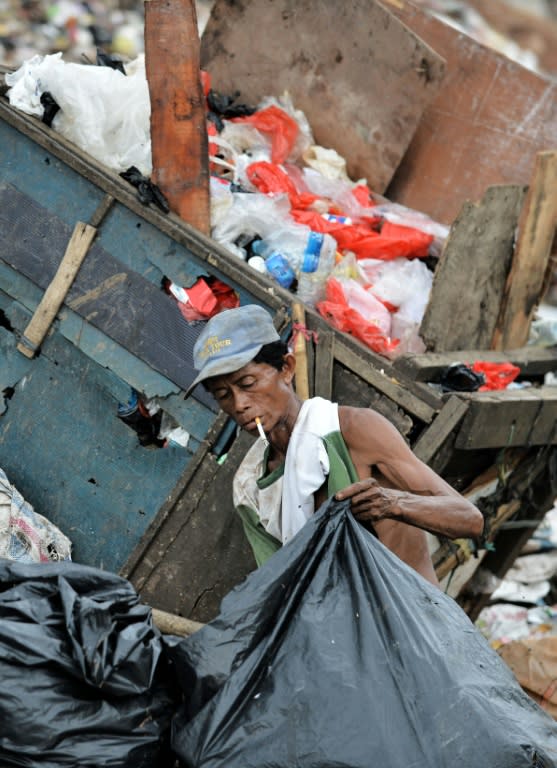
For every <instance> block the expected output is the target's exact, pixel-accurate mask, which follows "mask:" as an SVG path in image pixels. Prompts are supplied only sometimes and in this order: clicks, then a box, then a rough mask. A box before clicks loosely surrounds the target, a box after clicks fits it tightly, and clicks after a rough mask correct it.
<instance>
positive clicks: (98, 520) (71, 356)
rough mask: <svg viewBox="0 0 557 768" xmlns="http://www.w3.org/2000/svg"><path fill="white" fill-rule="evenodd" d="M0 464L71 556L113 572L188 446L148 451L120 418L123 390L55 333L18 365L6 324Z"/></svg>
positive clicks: (1, 336) (1, 347)
mask: <svg viewBox="0 0 557 768" xmlns="http://www.w3.org/2000/svg"><path fill="white" fill-rule="evenodd" d="M0 355H1V357H0V367H1V370H2V383H3V382H4V381H9V382H10V386H13V387H14V390H15V391H14V393H13V396H12V397H11V398H10V399H9V400H7V408H6V410H5V412H4V413H3V414H2V415H1V416H0V466H1V467H2V468H3V469H4V470H5V472H6V473H7V475H8V477H9V478H10V480H11V482H12V483H13V484H14V485H16V486H17V487H18V489H19V490H20V492H21V493H22V494H23V495H24V496H25V498H26V499H27V500H28V501H29V502H30V503H31V504H33V506H34V507H35V509H36V510H37V512H40V513H41V514H44V515H46V516H47V517H48V518H50V519H51V520H52V521H53V522H54V523H56V524H57V525H58V526H59V527H60V528H61V529H62V530H63V531H64V532H65V533H66V534H67V535H68V536H69V537H70V538H71V539H72V541H73V543H74V558H75V559H76V560H77V561H79V562H82V563H85V564H89V565H96V566H99V567H103V568H106V569H109V570H114V571H117V570H118V569H119V568H120V567H121V566H122V565H123V564H124V562H125V561H126V559H127V558H128V557H129V555H130V554H131V552H132V550H133V548H134V547H135V545H136V544H137V543H138V541H139V539H140V538H141V536H142V534H143V533H144V531H145V530H146V528H147V526H148V525H149V523H150V522H151V521H152V520H153V518H154V516H155V515H156V513H157V511H158V510H159V508H160V507H161V505H162V504H163V503H164V501H165V500H166V498H167V496H168V494H169V493H170V492H171V491H172V489H173V488H174V487H175V485H176V483H177V482H178V479H179V477H180V475H181V473H182V472H183V470H184V468H185V466H186V464H187V463H188V462H189V461H190V459H191V453H190V451H189V450H188V449H183V448H179V447H175V446H172V447H168V448H163V449H148V448H142V447H141V446H140V445H139V442H138V439H137V435H136V434H135V432H133V431H132V430H131V429H130V428H129V427H127V426H126V425H125V424H124V423H123V422H122V421H120V419H118V418H117V416H116V410H117V404H118V400H119V399H120V397H121V393H122V392H125V391H127V385H126V384H124V382H122V381H119V380H118V379H117V377H115V375H114V374H113V373H112V372H111V371H109V370H107V369H105V368H103V367H102V366H100V365H98V364H97V363H95V362H94V361H92V360H90V359H89V358H87V357H86V356H85V355H84V354H83V353H82V352H81V351H80V350H78V349H76V348H75V347H74V346H73V345H72V344H70V343H68V342H67V341H65V340H64V339H63V338H61V336H60V335H59V334H54V335H53V336H51V337H50V338H49V339H48V340H47V342H46V343H45V345H44V346H43V350H42V353H41V355H40V357H38V358H36V359H34V360H33V361H28V360H26V361H25V362H24V363H22V362H21V359H22V356H21V355H20V353H19V352H17V351H16V350H15V336H14V334H13V333H10V332H9V331H7V330H5V329H3V328H0Z"/></svg>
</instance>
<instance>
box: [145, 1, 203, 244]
mask: <svg viewBox="0 0 557 768" xmlns="http://www.w3.org/2000/svg"><path fill="white" fill-rule="evenodd" d="M145 65H146V70H147V80H148V83H149V95H150V98H151V144H152V151H153V174H152V179H153V181H154V182H155V183H156V184H157V185H158V186H159V187H160V188H161V190H162V192H163V193H164V195H165V196H166V198H167V200H168V203H169V205H170V209H171V210H172V211H174V212H175V213H177V214H178V215H179V216H180V218H182V219H183V220H184V221H187V222H188V224H191V225H192V227H196V229H199V230H200V231H201V232H204V233H205V234H206V235H208V234H209V231H210V204H209V160H208V145H207V128H206V115H205V98H204V95H203V90H202V88H201V81H200V78H199V38H198V33H197V17H196V13H195V3H194V0H149V2H147V3H145Z"/></svg>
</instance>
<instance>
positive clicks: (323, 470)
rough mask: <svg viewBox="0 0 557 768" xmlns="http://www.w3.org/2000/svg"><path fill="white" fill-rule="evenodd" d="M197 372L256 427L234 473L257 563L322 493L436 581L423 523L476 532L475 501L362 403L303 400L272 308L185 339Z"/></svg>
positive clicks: (226, 315)
mask: <svg viewBox="0 0 557 768" xmlns="http://www.w3.org/2000/svg"><path fill="white" fill-rule="evenodd" d="M194 365H195V367H196V369H197V370H198V371H199V374H198V376H197V377H196V379H195V381H194V382H193V384H192V385H191V387H190V388H189V390H188V393H187V394H189V393H190V392H191V391H192V390H193V388H194V387H195V386H196V385H197V384H199V383H200V382H202V383H203V385H204V386H205V387H206V389H207V390H208V391H209V392H211V394H212V395H213V396H214V398H215V400H216V401H217V403H218V404H219V406H220V407H221V408H222V410H223V411H224V412H225V413H227V414H228V415H229V416H231V417H232V418H233V419H234V421H236V423H237V424H238V425H239V426H240V427H241V428H242V429H244V430H246V431H247V432H249V433H250V434H252V435H254V436H255V437H259V438H260V439H258V440H257V441H256V442H255V443H254V445H253V446H252V448H251V449H250V450H249V451H248V453H247V454H246V457H245V458H244V460H243V462H242V464H241V465H240V467H239V468H238V471H237V473H236V475H235V478H234V488H233V494H234V503H235V506H236V509H237V510H238V512H239V514H240V516H241V518H242V522H243V524H244V529H245V531H246V535H247V537H248V540H249V542H250V544H251V546H252V549H253V551H254V555H255V559H256V562H257V564H258V565H260V564H261V563H262V562H264V561H265V560H266V559H268V558H269V557H270V556H271V555H272V554H273V553H274V552H275V551H276V550H277V549H278V548H280V547H281V546H282V545H283V544H285V543H286V542H287V541H288V540H289V539H290V538H292V536H294V535H295V534H296V533H297V531H298V530H299V529H300V528H301V527H302V526H303V525H304V523H305V522H306V520H307V519H308V518H309V517H310V516H311V515H312V514H313V512H314V511H315V510H316V509H318V507H319V506H320V505H321V504H322V503H323V502H324V501H325V500H326V499H327V498H329V497H330V496H332V495H335V498H336V499H337V500H342V499H350V501H351V509H352V512H353V514H354V516H355V517H356V519H357V520H359V521H360V522H361V523H362V524H364V525H366V527H369V529H370V530H371V531H372V532H374V533H375V534H376V535H377V536H378V538H379V539H380V541H382V542H383V543H384V544H385V545H386V546H387V547H388V548H389V549H391V550H392V551H393V552H394V553H395V554H396V555H398V556H399V557H400V558H401V559H402V560H403V561H404V562H406V563H408V564H409V565H410V566H412V567H413V568H414V569H415V570H416V571H417V572H418V573H420V574H421V575H422V576H423V577H424V578H426V579H428V580H429V581H431V582H432V583H434V584H438V581H437V578H436V575H435V571H434V569H433V565H432V562H431V557H430V555H429V551H428V547H427V538H426V531H429V532H431V533H433V534H437V535H441V536H447V537H449V538H461V537H478V536H479V535H480V534H481V532H482V530H483V517H482V515H481V513H480V512H479V510H478V509H477V508H476V507H475V506H474V505H473V504H471V503H470V502H469V501H467V500H466V499H464V498H463V497H462V496H461V495H460V494H459V493H457V492H456V491H455V490H454V489H453V488H451V487H450V486H449V485H448V484H447V483H446V482H445V481H444V480H443V479H442V478H440V477H439V476H438V475H436V474H435V472H433V471H432V470H431V469H430V468H429V467H428V466H426V465H425V464H424V463H423V462H421V461H420V460H419V459H418V458H417V457H416V456H414V454H413V453H412V451H411V450H410V448H409V447H408V446H407V445H406V443H405V442H404V440H403V438H402V437H401V435H400V434H399V433H398V431H397V430H396V429H395V427H394V426H393V425H392V424H390V422H389V421H387V419H385V418H384V417H383V416H381V415H380V414H378V413H376V412H375V411H373V410H371V409H368V408H353V407H348V406H337V405H336V404H335V403H331V402H330V401H328V400H324V399H323V398H312V399H310V400H307V401H306V402H304V403H302V402H301V401H300V399H299V398H298V397H297V395H296V393H295V391H294V388H293V380H294V375H295V367H296V362H295V358H294V355H293V354H292V353H290V352H289V351H288V348H287V347H286V345H285V344H284V343H283V342H281V340H280V337H279V335H278V333H277V332H276V330H275V328H274V326H273V322H272V319H271V317H270V315H269V314H268V313H267V312H266V311H265V310H264V309H263V308H262V307H259V306H256V305H246V306H243V307H239V308H237V309H231V310H227V311H224V312H221V313H219V314H218V315H215V317H213V318H211V319H210V320H209V322H208V323H207V325H206V326H205V328H204V329H203V331H202V332H201V334H200V335H199V338H198V340H197V341H196V343H195V346H194Z"/></svg>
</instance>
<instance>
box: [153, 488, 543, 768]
mask: <svg viewBox="0 0 557 768" xmlns="http://www.w3.org/2000/svg"><path fill="white" fill-rule="evenodd" d="M168 652H169V653H170V654H171V655H172V656H173V658H174V662H175V666H176V671H177V675H178V677H179V679H180V683H181V685H182V686H183V688H184V690H185V691H188V699H187V703H186V705H185V706H184V707H183V708H182V709H181V710H180V711H179V713H178V714H177V715H176V717H175V718H174V721H173V727H172V746H173V748H174V750H175V751H176V752H177V754H178V755H179V756H180V757H181V758H182V760H184V761H185V764H186V766H188V768H189V767H190V766H196V768H198V767H201V766H202V767H203V768H217V766H218V767H219V768H222V766H226V768H263V766H264V767H265V768H294V766H295V768H345V767H346V768H372V766H378V767H379V766H380V767H381V768H402V766H404V767H405V768H410V766H411V768H449V766H450V768H455V766H459V767H460V766H462V767H463V768H472V767H473V768H526V767H527V766H528V768H531V767H532V766H538V767H539V768H542V766H543V768H550V766H555V765H556V764H557V763H556V759H557V724H556V723H555V722H554V721H553V720H552V719H551V718H550V717H549V716H548V715H547V714H546V713H544V712H543V711H542V710H541V709H540V708H539V707H538V706H537V705H536V704H535V703H534V702H533V701H532V700H531V699H530V698H529V697H528V696H527V695H526V694H525V693H524V692H523V691H522V689H521V688H520V687H519V685H518V683H517V682H516V680H515V679H514V677H513V675H512V673H511V671H510V670H509V668H508V667H506V666H505V664H504V662H503V661H502V660H501V659H500V658H499V657H498V655H497V654H496V653H495V652H494V651H493V650H492V649H491V648H490V647H489V644H488V643H487V641H486V640H485V639H484V637H483V636H482V635H481V634H480V633H479V632H478V631H477V630H476V628H475V627H474V625H473V624H472V623H471V622H470V620H469V619H468V617H467V616H466V615H465V613H464V612H463V611H462V610H461V609H460V608H459V606H458V605H457V604H456V603H455V602H454V601H453V600H452V599H451V598H449V597H447V596H446V595H444V594H443V593H442V592H441V591H440V590H438V589H437V588H435V587H433V586H432V585H431V584H429V583H428V582H426V581H425V580H424V579H422V578H421V577H420V576H418V575H417V574H416V573H415V572H414V571H413V570H412V569H410V568H409V567H407V566H406V565H404V564H403V563H401V561H400V560H399V559H398V558H397V557H396V556H394V555H393V554H392V553H391V552H390V551H389V550H387V549H386V548H385V547H384V546H383V545H382V544H381V543H380V542H379V541H378V540H377V539H376V538H375V537H374V536H373V535H371V534H370V533H368V532H367V531H366V530H365V529H364V528H363V527H362V526H360V525H359V524H358V523H357V522H356V521H355V520H354V518H353V517H352V515H351V514H350V512H349V511H348V502H343V503H340V504H338V503H337V504H335V503H332V502H331V503H330V504H328V505H325V506H324V507H322V508H321V510H320V511H319V512H318V513H317V514H316V515H315V516H314V517H313V518H312V519H311V520H310V521H309V522H308V523H307V524H306V525H305V526H304V528H303V529H302V530H301V531H300V532H299V533H298V535H297V536H295V537H294V539H292V541H291V542H290V543H289V544H287V545H286V546H285V547H283V548H282V549H281V550H280V551H279V552H277V553H276V554H275V555H273V557H272V558H271V559H270V560H268V561H267V562H266V563H265V564H264V565H263V566H262V567H261V568H260V569H259V570H257V571H255V572H254V573H253V574H251V575H250V576H249V577H248V578H247V579H246V581H245V582H243V584H241V585H240V586H239V587H237V588H236V589H235V590H233V591H232V592H231V593H230V594H229V595H227V597H226V598H225V599H224V601H223V603H222V609H221V613H220V614H219V616H218V617H217V618H216V619H215V620H214V621H213V622H211V623H210V624H208V625H206V626H205V627H204V628H202V629H201V630H200V631H199V632H197V633H196V634H195V635H193V636H192V637H191V638H188V639H186V640H182V641H180V642H179V643H178V644H176V645H175V646H174V647H173V648H169V650H168Z"/></svg>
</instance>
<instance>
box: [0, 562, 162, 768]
mask: <svg viewBox="0 0 557 768" xmlns="http://www.w3.org/2000/svg"><path fill="white" fill-rule="evenodd" d="M161 659H162V643H161V639H160V635H159V633H158V631H157V630H156V629H155V628H154V627H153V626H152V623H151V611H150V609H149V608H147V607H146V606H143V605H140V604H139V599H138V596H137V594H136V592H135V590H134V589H133V587H132V585H131V584H130V583H129V582H128V581H126V580H125V579H122V578H120V577H119V576H116V575H114V574H111V573H107V572H105V571H102V570H100V569H97V568H89V567H86V566H83V565H77V564H76V563H68V562H63V563H45V564H42V563H41V564H33V565H28V564H23V563H14V562H12V561H10V560H0V680H1V681H2V696H0V765H2V768H11V767H12V766H13V767H15V766H17V767H18V768H39V767H40V768H62V766H68V768H70V767H71V768H76V766H95V768H105V766H106V768H152V766H154V765H161V766H162V765H165V764H166V763H163V762H157V761H159V760H162V758H163V757H165V758H166V756H167V754H168V742H169V733H168V728H169V722H170V718H171V716H172V713H173V711H174V708H175V705H176V701H177V699H176V696H175V690H174V688H173V684H172V683H171V682H170V680H169V677H168V672H167V669H166V666H165V665H164V664H163V663H162V662H161ZM169 764H170V765H171V764H172V763H169Z"/></svg>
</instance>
